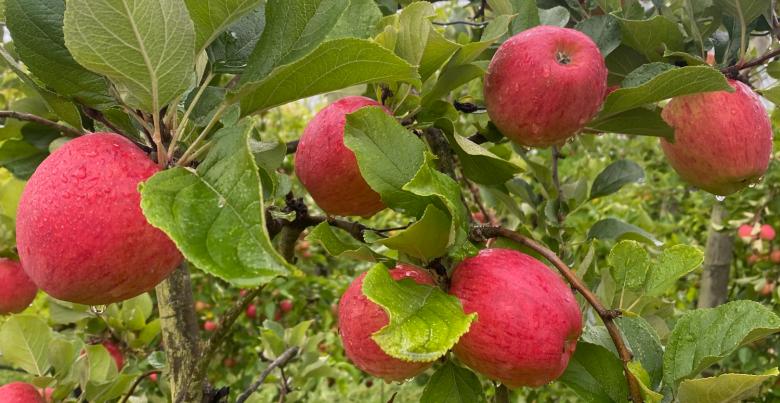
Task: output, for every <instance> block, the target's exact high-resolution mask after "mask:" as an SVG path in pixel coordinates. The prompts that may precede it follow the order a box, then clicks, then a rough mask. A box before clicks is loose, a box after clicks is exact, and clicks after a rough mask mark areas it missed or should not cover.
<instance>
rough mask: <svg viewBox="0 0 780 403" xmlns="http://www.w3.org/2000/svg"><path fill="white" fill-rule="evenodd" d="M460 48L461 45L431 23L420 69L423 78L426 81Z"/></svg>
mask: <svg viewBox="0 0 780 403" xmlns="http://www.w3.org/2000/svg"><path fill="white" fill-rule="evenodd" d="M460 48H461V47H460V45H458V44H457V43H455V42H452V41H450V40H449V39H447V38H445V37H444V35H442V34H441V33H440V32H439V31H437V30H436V29H435V28H434V27H433V25H431V26H430V32H429V34H428V42H427V43H426V44H425V51H423V55H422V59H421V60H420V68H419V71H420V77H421V78H422V80H423V81H425V80H427V79H428V78H429V77H430V76H432V75H433V73H435V72H436V70H439V69H440V68H441V66H442V65H444V63H445V62H447V60H448V59H449V58H450V57H451V56H452V55H453V54H454V53H455V52H456V51H457V50H458V49H460Z"/></svg>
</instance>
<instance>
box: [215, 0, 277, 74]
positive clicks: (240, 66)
mask: <svg viewBox="0 0 780 403" xmlns="http://www.w3.org/2000/svg"><path fill="white" fill-rule="evenodd" d="M264 29H265V5H262V6H260V7H257V8H255V9H254V10H252V11H250V12H249V13H248V14H247V15H245V16H243V17H241V18H239V19H238V20H237V21H236V22H234V23H233V25H231V26H229V27H228V28H227V30H226V31H225V32H223V33H222V34H221V35H219V36H218V37H217V39H215V40H214V41H213V42H212V43H211V45H210V46H209V48H208V54H209V59H211V62H212V68H213V71H214V73H229V74H240V73H242V72H243V71H244V68H245V67H246V64H247V62H248V61H249V56H250V55H251V54H252V50H253V49H254V48H255V46H256V45H257V41H258V40H259V39H260V34H262V33H263V30H264Z"/></svg>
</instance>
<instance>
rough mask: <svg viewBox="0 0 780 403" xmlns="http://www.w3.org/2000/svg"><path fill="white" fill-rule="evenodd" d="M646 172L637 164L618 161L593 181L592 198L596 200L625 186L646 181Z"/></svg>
mask: <svg viewBox="0 0 780 403" xmlns="http://www.w3.org/2000/svg"><path fill="white" fill-rule="evenodd" d="M644 177H645V171H644V170H642V167H640V166H639V165H638V164H637V163H636V162H634V161H629V160H618V161H615V162H613V163H611V164H609V166H608V167H606V168H604V170H603V171H601V173H599V175H598V176H597V177H596V180H594V181H593V186H592V187H591V189H590V198H591V200H592V199H596V198H599V197H604V196H607V195H611V194H612V193H615V192H617V191H618V190H620V188H622V187H623V186H625V185H627V184H629V183H634V182H639V181H640V180H642V179H644Z"/></svg>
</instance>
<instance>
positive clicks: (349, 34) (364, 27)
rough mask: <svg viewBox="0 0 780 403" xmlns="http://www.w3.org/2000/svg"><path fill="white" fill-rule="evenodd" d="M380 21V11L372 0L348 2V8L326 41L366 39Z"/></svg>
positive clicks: (352, 0)
mask: <svg viewBox="0 0 780 403" xmlns="http://www.w3.org/2000/svg"><path fill="white" fill-rule="evenodd" d="M381 19H382V10H380V9H379V6H377V4H376V3H375V2H374V1H373V0H349V6H348V7H347V9H346V10H344V13H343V14H342V15H341V18H339V20H338V22H336V26H334V27H333V29H332V30H331V31H330V33H329V34H328V36H327V38H326V39H337V38H361V39H368V38H370V37H371V36H372V35H373V34H374V30H375V29H376V26H377V24H378V23H379V20H381Z"/></svg>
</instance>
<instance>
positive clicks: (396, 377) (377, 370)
mask: <svg viewBox="0 0 780 403" xmlns="http://www.w3.org/2000/svg"><path fill="white" fill-rule="evenodd" d="M390 276H392V278H393V279H394V280H395V281H399V280H401V279H405V278H410V279H412V280H413V281H414V282H416V283H418V284H427V285H433V284H434V282H433V279H432V278H431V276H430V275H429V274H428V273H426V272H425V271H424V270H422V269H420V268H418V267H414V266H410V265H406V264H399V265H397V266H396V267H395V268H394V269H393V270H390ZM365 277H366V273H363V274H361V275H360V276H358V277H357V278H355V280H354V281H352V283H351V284H350V285H349V287H348V288H347V291H346V292H344V295H342V296H341V300H340V301H339V335H340V336H341V342H342V343H343V344H344V352H345V353H346V355H347V357H348V358H349V359H350V361H352V362H353V363H354V364H355V365H356V366H357V367H358V368H360V369H362V370H363V371H365V372H367V373H369V374H371V375H373V376H376V377H378V378H382V379H384V380H386V381H388V382H389V381H403V380H406V379H409V378H413V377H415V376H417V375H419V374H420V373H422V372H423V371H425V370H426V369H428V368H429V367H430V366H431V365H433V363H431V362H408V361H403V360H399V359H397V358H394V357H391V356H389V355H387V353H385V352H384V351H382V349H381V348H380V347H379V345H378V344H376V342H375V341H374V340H373V339H372V338H371V336H372V335H373V334H374V333H376V332H377V331H379V330H380V329H381V328H383V327H385V326H387V324H388V323H389V320H390V319H389V318H388V316H387V313H386V312H385V311H384V309H382V307H380V306H379V305H377V304H375V303H373V302H372V301H371V300H369V299H368V297H366V296H365V294H363V279H364V278H365Z"/></svg>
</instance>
